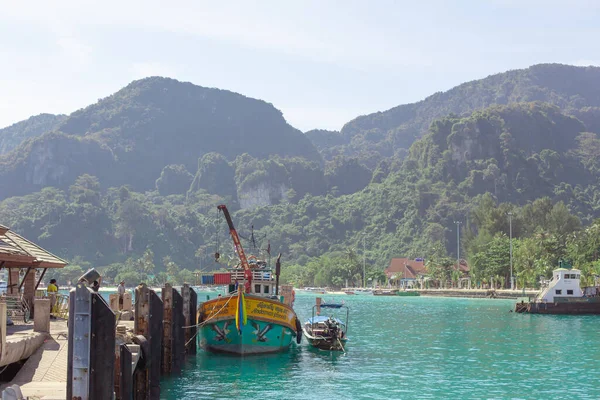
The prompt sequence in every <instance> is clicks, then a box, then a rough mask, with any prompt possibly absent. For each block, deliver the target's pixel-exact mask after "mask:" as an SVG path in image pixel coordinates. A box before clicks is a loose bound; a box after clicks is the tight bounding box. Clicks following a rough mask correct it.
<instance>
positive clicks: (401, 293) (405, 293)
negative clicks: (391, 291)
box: [398, 290, 421, 296]
mask: <svg viewBox="0 0 600 400" xmlns="http://www.w3.org/2000/svg"><path fill="white" fill-rule="evenodd" d="M420 295H421V293H419V292H417V291H416V290H399V291H398V296H420Z"/></svg>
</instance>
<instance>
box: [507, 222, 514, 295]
mask: <svg viewBox="0 0 600 400" xmlns="http://www.w3.org/2000/svg"><path fill="white" fill-rule="evenodd" d="M508 226H509V228H508V230H509V238H510V239H509V246H510V289H511V290H513V289H514V288H515V284H514V282H513V260H512V212H509V213H508Z"/></svg>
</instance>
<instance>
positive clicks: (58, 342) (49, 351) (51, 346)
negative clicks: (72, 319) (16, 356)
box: [11, 320, 68, 400]
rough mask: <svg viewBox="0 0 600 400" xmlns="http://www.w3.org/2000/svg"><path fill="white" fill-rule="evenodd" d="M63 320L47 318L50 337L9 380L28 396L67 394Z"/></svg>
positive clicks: (58, 399)
mask: <svg viewBox="0 0 600 400" xmlns="http://www.w3.org/2000/svg"><path fill="white" fill-rule="evenodd" d="M67 334H68V328H67V321H64V320H58V321H51V322H50V337H49V338H48V339H47V340H46V341H45V342H44V345H43V346H42V347H40V348H39V349H38V350H37V351H36V352H35V353H33V355H32V356H31V357H29V359H28V360H27V362H26V363H25V365H23V367H22V368H21V370H20V371H19V372H18V373H17V375H16V376H15V378H14V379H13V381H12V382H11V384H17V385H19V386H20V387H21V391H22V392H23V396H25V397H27V396H29V397H30V398H31V399H43V400H64V399H66V398H67V365H68V340H67Z"/></svg>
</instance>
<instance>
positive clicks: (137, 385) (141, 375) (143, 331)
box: [133, 283, 151, 400]
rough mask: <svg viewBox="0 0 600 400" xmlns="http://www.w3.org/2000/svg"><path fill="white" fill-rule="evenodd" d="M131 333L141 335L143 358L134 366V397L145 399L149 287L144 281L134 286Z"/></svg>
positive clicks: (146, 391)
mask: <svg viewBox="0 0 600 400" xmlns="http://www.w3.org/2000/svg"><path fill="white" fill-rule="evenodd" d="M133 333H134V334H135V335H140V336H143V342H145V343H142V345H140V347H141V349H140V356H141V357H142V358H143V363H142V364H143V365H144V367H143V368H142V367H140V368H136V371H135V374H134V399H136V400H146V399H149V398H151V397H150V362H151V360H150V358H151V354H149V353H150V351H151V349H150V346H149V339H150V289H148V287H147V286H146V284H145V283H142V284H140V285H139V286H138V287H136V288H135V319H134V322H133Z"/></svg>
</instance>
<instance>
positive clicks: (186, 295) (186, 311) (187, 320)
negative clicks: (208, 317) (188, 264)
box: [181, 283, 192, 353]
mask: <svg viewBox="0 0 600 400" xmlns="http://www.w3.org/2000/svg"><path fill="white" fill-rule="evenodd" d="M181 297H182V298H183V326H190V325H192V316H191V315H190V285H188V284H187V283H184V284H183V286H182V287H181ZM183 336H184V345H185V348H184V351H185V353H187V347H188V346H187V343H188V341H189V340H190V338H191V335H190V330H189V328H186V329H184V330H183Z"/></svg>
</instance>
